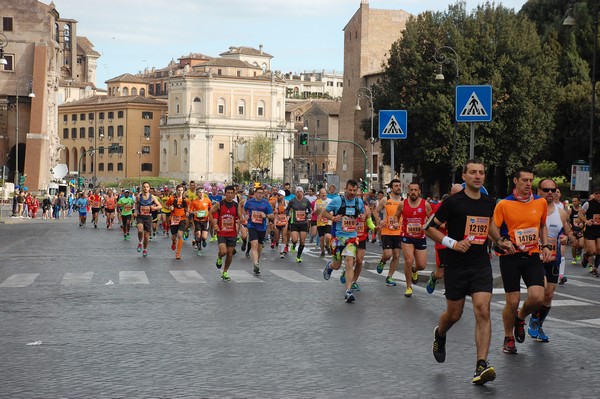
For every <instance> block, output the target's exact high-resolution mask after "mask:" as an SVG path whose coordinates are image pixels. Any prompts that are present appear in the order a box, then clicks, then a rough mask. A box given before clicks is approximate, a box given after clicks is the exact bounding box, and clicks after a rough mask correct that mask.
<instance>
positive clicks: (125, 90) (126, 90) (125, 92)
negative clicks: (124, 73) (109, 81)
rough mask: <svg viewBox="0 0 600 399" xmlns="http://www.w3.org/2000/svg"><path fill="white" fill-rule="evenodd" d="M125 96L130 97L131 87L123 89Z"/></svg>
mask: <svg viewBox="0 0 600 399" xmlns="http://www.w3.org/2000/svg"><path fill="white" fill-rule="evenodd" d="M123 95H124V96H128V95H129V87H123Z"/></svg>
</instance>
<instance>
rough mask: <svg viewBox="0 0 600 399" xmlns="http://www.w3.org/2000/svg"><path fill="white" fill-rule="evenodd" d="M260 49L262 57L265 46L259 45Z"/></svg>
mask: <svg viewBox="0 0 600 399" xmlns="http://www.w3.org/2000/svg"><path fill="white" fill-rule="evenodd" d="M258 49H259V50H260V54H261V55H262V53H263V45H262V44H259V45H258Z"/></svg>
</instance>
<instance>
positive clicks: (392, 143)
mask: <svg viewBox="0 0 600 399" xmlns="http://www.w3.org/2000/svg"><path fill="white" fill-rule="evenodd" d="M395 143H396V142H395V141H394V139H392V140H390V160H391V166H392V179H391V180H394V177H395V176H396V166H395V165H394V158H395V156H394V147H395V146H394V144H395Z"/></svg>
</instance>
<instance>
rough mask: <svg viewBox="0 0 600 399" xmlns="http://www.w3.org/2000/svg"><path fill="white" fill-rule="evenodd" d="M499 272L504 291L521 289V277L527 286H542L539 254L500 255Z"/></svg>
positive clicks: (541, 267) (542, 270) (541, 266)
mask: <svg viewBox="0 0 600 399" xmlns="http://www.w3.org/2000/svg"><path fill="white" fill-rule="evenodd" d="M500 273H501V274H502V284H503V285H504V292H518V291H520V290H521V277H522V278H523V282H524V283H525V285H526V286H527V287H528V288H529V287H531V286H533V285H540V286H542V287H543V286H544V267H543V264H542V260H541V259H540V254H531V255H528V254H525V253H516V254H514V255H503V256H501V257H500Z"/></svg>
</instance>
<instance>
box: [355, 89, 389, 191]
mask: <svg viewBox="0 0 600 399" xmlns="http://www.w3.org/2000/svg"><path fill="white" fill-rule="evenodd" d="M354 95H355V96H356V107H354V110H356V111H360V110H361V108H360V100H361V99H363V98H365V99H367V100H369V108H370V109H371V140H370V142H371V156H370V158H371V162H370V163H369V167H370V168H371V170H370V175H369V176H370V177H369V186H370V187H371V188H373V153H374V146H375V139H374V138H373V112H374V109H373V92H372V91H371V89H370V88H368V87H366V86H362V87H359V88H358V89H356V92H355V93H354ZM392 145H394V142H393V141H392ZM392 154H393V152H392ZM393 165H394V160H393V159H392V177H393V176H394V170H393V169H394V167H393Z"/></svg>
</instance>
